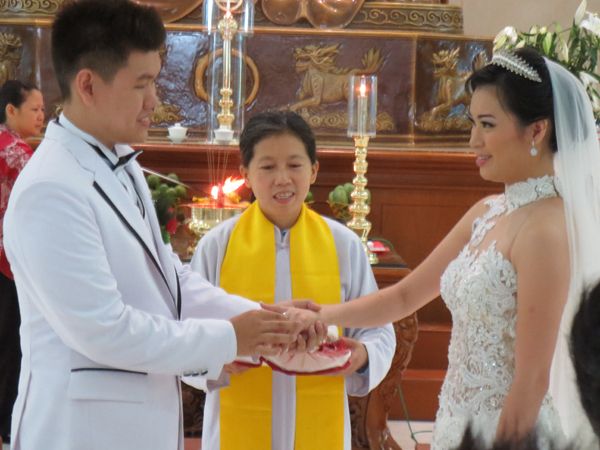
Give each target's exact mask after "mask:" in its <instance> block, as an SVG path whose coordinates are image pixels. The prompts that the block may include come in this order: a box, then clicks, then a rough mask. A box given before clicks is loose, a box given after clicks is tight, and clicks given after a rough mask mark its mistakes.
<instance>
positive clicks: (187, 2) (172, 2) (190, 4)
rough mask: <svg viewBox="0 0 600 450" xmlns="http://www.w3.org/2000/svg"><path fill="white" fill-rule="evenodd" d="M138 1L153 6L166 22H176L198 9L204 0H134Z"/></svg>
mask: <svg viewBox="0 0 600 450" xmlns="http://www.w3.org/2000/svg"><path fill="white" fill-rule="evenodd" d="M134 1H135V2H136V3H141V4H143V5H148V6H153V7H154V8H156V10H157V11H158V13H159V14H160V17H161V18H162V20H163V21H164V22H165V23H170V22H174V21H176V20H179V19H181V18H183V17H185V16H187V15H188V14H189V13H190V12H192V11H193V10H194V9H196V8H197V7H198V6H200V5H201V4H202V0H134Z"/></svg>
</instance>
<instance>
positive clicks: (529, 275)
mask: <svg viewBox="0 0 600 450" xmlns="http://www.w3.org/2000/svg"><path fill="white" fill-rule="evenodd" d="M467 87H468V88H469V89H470V91H471V92H472V100H471V105H470V118H471V122H472V130H471V139H470V146H471V148H472V149H473V151H474V152H475V155H476V160H475V161H476V164H477V166H478V167H479V171H480V174H481V176H482V178H484V179H486V180H490V181H495V182H499V183H503V184H504V185H505V191H504V193H503V194H500V195H496V196H491V197H488V198H484V199H482V200H481V201H479V202H478V203H476V204H475V205H474V206H473V207H472V208H471V209H470V210H469V211H468V212H467V213H466V214H465V216H464V217H463V218H462V219H461V220H460V221H459V222H458V223H457V224H456V226H455V227H454V228H453V229H452V230H451V231H450V233H449V234H448V235H447V236H446V237H445V238H444V239H443V240H442V242H441V243H440V244H439V245H438V246H437V247H436V248H435V250H434V251H433V252H432V253H431V254H430V255H429V256H428V257H427V258H426V259H425V260H424V261H423V263H422V264H421V265H419V266H418V267H417V268H416V269H415V270H414V271H413V272H412V273H411V274H410V275H409V276H408V277H406V278H405V279H403V280H402V281H400V282H398V283H397V284H395V285H393V286H391V287H389V288H386V289H383V290H381V291H379V292H377V293H375V294H371V295H368V296H366V297H364V298H362V299H361V301H353V302H348V303H345V304H343V305H334V306H324V307H322V309H321V310H320V311H319V312H311V311H306V310H293V312H291V314H290V317H293V318H297V319H298V320H304V321H312V320H315V318H318V319H319V320H323V321H324V322H327V323H334V324H337V325H340V326H346V327H368V326H376V325H380V324H383V323H385V322H389V321H390V319H393V320H397V319H400V318H402V317H405V316H407V315H409V314H411V313H412V312H414V311H416V310H417V309H419V308H421V307H422V306H423V305H425V304H426V303H428V302H429V301H431V300H432V299H434V298H436V297H437V296H438V295H439V294H440V293H441V295H442V297H443V299H444V301H445V303H446V305H447V306H448V308H449V309H450V311H451V313H452V319H453V327H452V336H451V341H450V347H449V350H448V360H449V366H448V372H447V375H446V378H445V380H444V384H443V387H442V391H441V394H440V406H439V410H438V412H437V416H436V423H435V429H434V435H433V445H432V448H433V449H438V450H446V449H450V448H454V447H456V446H458V445H459V443H460V440H461V437H462V435H463V433H464V431H465V428H466V427H467V426H468V424H469V423H471V424H472V425H473V428H474V429H475V431H476V432H478V433H480V434H481V435H482V436H483V437H484V439H486V440H487V441H488V442H491V441H493V440H495V439H496V440H509V441H513V440H517V439H520V438H523V437H525V436H526V435H527V434H528V433H529V432H530V431H531V430H532V429H534V428H535V427H536V426H537V433H538V436H539V437H540V438H539V439H540V441H539V444H540V447H541V448H544V447H545V446H546V445H547V441H548V440H549V439H552V440H556V439H560V437H561V436H562V434H563V431H562V430H563V429H564V430H565V431H566V432H567V437H569V438H573V437H574V436H575V435H576V434H577V435H579V436H582V430H583V431H585V432H588V431H589V424H588V423H587V420H586V419H585V417H584V416H583V415H582V414H581V408H580V404H579V401H578V397H577V394H576V391H575V390H574V381H573V380H574V378H573V375H572V368H571V363H570V359H569V356H568V347H567V345H566V339H567V337H568V336H567V331H566V330H568V329H569V325H570V323H571V319H572V315H573V311H574V309H575V308H576V306H577V304H576V299H578V298H579V293H580V292H581V289H582V287H583V286H584V285H586V284H587V283H588V282H590V281H591V280H593V279H595V277H596V276H597V275H598V274H599V273H600V270H599V269H600V213H599V211H598V209H599V208H600V179H599V178H598V177H600V149H599V147H598V138H597V135H596V128H595V123H594V117H593V113H592V108H591V104H590V102H589V100H588V97H587V95H586V93H585V90H584V89H583V87H582V86H581V85H580V84H579V82H578V81H577V80H576V78H575V77H574V76H573V75H571V74H570V73H569V72H568V71H567V70H565V69H564V68H562V67H561V66H559V65H557V64H555V63H553V62H551V61H548V60H544V58H542V57H541V56H540V55H539V54H538V53H537V52H535V51H534V50H532V49H519V50H516V51H514V52H512V51H503V52H498V53H496V54H495V55H494V57H493V59H492V61H491V63H490V64H488V65H486V66H485V67H483V68H482V69H480V70H478V71H476V72H475V73H474V74H473V75H472V76H471V77H470V79H469V80H468V81H467ZM569 261H570V263H569ZM315 309H316V307H315ZM553 359H554V363H553ZM551 373H552V376H551ZM551 378H552V381H551ZM551 384H552V386H553V388H552V389H550V386H551ZM554 386H556V388H554ZM553 396H554V400H553ZM559 416H560V418H559ZM561 422H562V423H561Z"/></svg>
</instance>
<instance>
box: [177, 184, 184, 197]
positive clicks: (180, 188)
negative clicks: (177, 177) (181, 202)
mask: <svg viewBox="0 0 600 450" xmlns="http://www.w3.org/2000/svg"><path fill="white" fill-rule="evenodd" d="M175 195H177V197H178V198H183V197H185V196H186V195H187V189H186V188H185V187H183V186H181V185H178V186H175Z"/></svg>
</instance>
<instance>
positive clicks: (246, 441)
mask: <svg viewBox="0 0 600 450" xmlns="http://www.w3.org/2000/svg"><path fill="white" fill-rule="evenodd" d="M274 233H275V230H274V225H273V224H272V223H271V222H269V220H268V219H267V218H266V217H265V216H264V214H263V213H262V211H261V210H260V207H259V206H258V204H257V202H254V203H253V204H252V205H251V206H250V207H249V208H248V209H247V210H246V211H245V212H244V213H243V214H242V216H241V217H240V219H239V220H238V222H237V223H236V225H235V226H234V228H233V231H232V233H231V237H230V238H229V243H228V246H227V251H226V254H225V258H224V259H223V264H222V267H221V287H222V288H224V289H225V290H226V291H227V292H230V293H232V294H237V295H242V296H244V297H248V298H251V299H253V300H255V301H262V302H264V303H274V302H275V298H274V296H275V236H274ZM290 271H291V280H292V297H293V298H309V299H313V300H314V301H316V302H317V303H321V304H330V303H339V302H340V301H341V287H340V274H339V268H338V259H337V253H336V249H335V242H334V240H333V235H332V234H331V230H330V229H329V226H328V225H327V223H326V222H325V220H323V218H322V217H321V216H319V215H318V214H317V213H315V212H313V211H311V210H310V209H308V208H307V207H306V206H303V208H302V211H301V213H300V216H299V217H298V220H297V222H296V224H295V225H294V226H293V227H292V228H291V230H290ZM271 375H272V373H271V369H270V368H269V367H265V366H263V367H259V368H256V369H251V370H248V371H247V372H245V373H243V374H241V375H232V376H231V384H230V386H229V387H227V388H225V389H222V390H221V392H220V404H221V408H220V409H221V412H220V427H221V428H220V441H221V450H269V449H271V448H272V447H271V424H272V417H271V414H272V411H271V405H272V403H271V402H272V386H271V382H272V379H271ZM345 395H346V393H345V389H344V378H343V377H341V376H314V375H311V376H298V377H296V431H295V450H343V448H344V401H345V399H344V396H345ZM275 450H277V449H275Z"/></svg>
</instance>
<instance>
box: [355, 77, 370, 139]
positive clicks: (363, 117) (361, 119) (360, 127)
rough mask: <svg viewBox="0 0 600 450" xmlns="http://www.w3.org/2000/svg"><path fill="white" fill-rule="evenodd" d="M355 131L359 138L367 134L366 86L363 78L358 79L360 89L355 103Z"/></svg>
mask: <svg viewBox="0 0 600 450" xmlns="http://www.w3.org/2000/svg"><path fill="white" fill-rule="evenodd" d="M356 112H357V114H358V120H357V131H358V135H359V136H365V135H366V134H367V84H366V79H365V77H361V79H360V87H359V89H358V102H357V111H356Z"/></svg>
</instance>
